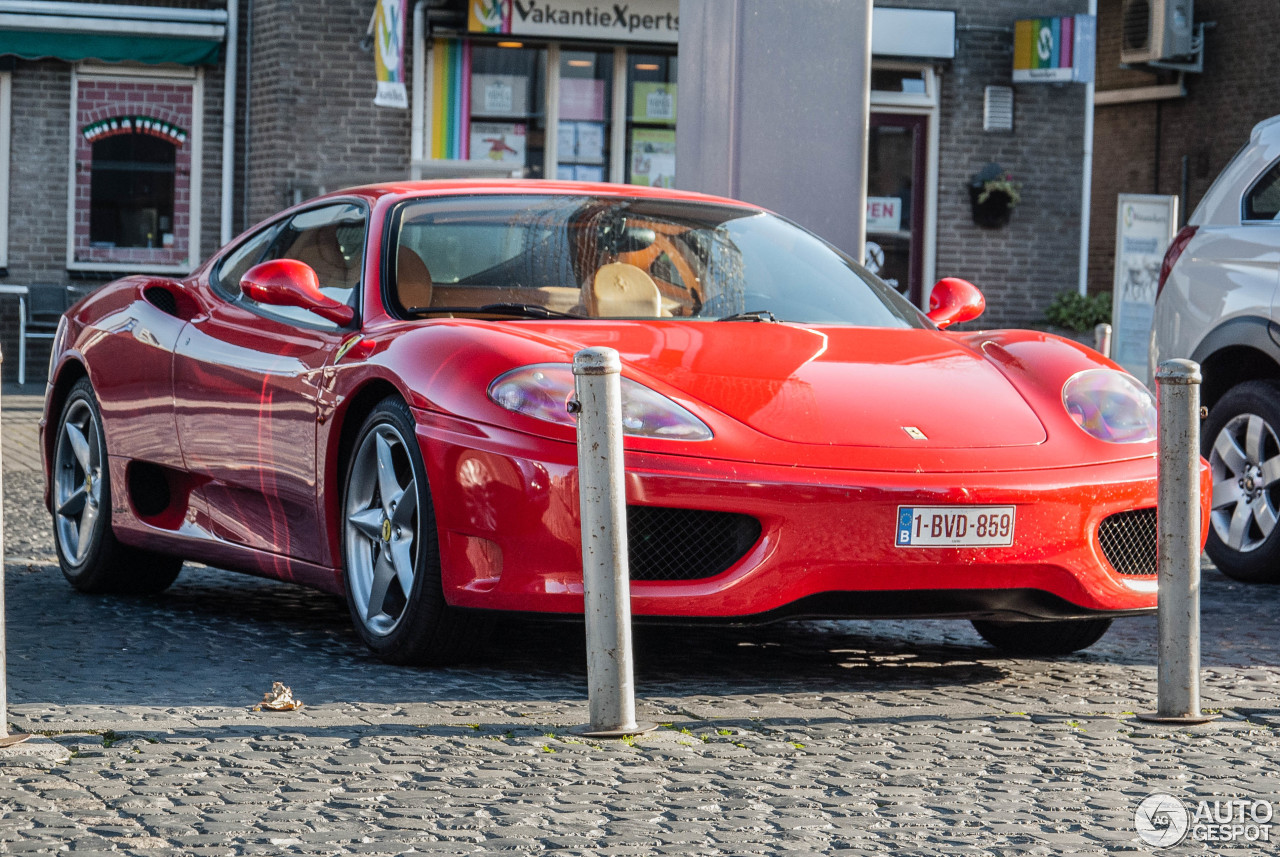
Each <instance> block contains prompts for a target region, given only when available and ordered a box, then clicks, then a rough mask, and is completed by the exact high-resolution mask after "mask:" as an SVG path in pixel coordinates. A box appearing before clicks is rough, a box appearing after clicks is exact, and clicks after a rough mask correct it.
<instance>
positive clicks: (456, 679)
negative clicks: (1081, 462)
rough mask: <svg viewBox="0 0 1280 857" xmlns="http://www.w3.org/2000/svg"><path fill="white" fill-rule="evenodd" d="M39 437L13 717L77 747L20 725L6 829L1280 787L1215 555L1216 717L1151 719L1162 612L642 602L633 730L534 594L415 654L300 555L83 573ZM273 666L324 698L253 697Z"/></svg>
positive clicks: (360, 847) (1263, 655)
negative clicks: (722, 612)
mask: <svg viewBox="0 0 1280 857" xmlns="http://www.w3.org/2000/svg"><path fill="white" fill-rule="evenodd" d="M10 398H11V397H6V399H5V401H4V412H5V416H6V418H8V417H9V416H10V415H11V414H15V413H16V409H15V408H14V407H12V403H11V402H10ZM28 422H29V421H28ZM20 423H21V421H20V420H17V419H14V420H10V421H7V422H6V423H5V424H4V431H5V432H6V439H5V443H6V445H5V451H6V455H7V453H8V450H9V438H8V434H7V433H8V432H10V431H30V425H29V424H28V425H27V426H26V427H25V428H24V427H23V426H22V425H21V424H20ZM17 464H18V462H15V463H13V464H11V463H10V462H9V461H8V460H6V466H5V471H6V472H5V516H6V517H5V521H4V523H5V534H6V545H7V553H6V559H7V566H6V570H5V571H6V586H7V592H6V597H7V602H8V623H9V645H8V659H9V672H8V675H9V685H10V686H9V703H10V708H9V719H10V721H11V726H10V728H11V730H12V731H32V732H41V733H45V734H47V735H49V736H51V738H52V740H53V741H55V742H57V743H58V744H60V745H62V746H63V747H65V748H67V749H68V750H70V751H71V753H72V757H71V758H70V759H69V760H68V761H65V762H60V763H55V762H49V761H41V760H38V759H30V758H26V757H22V756H13V757H8V758H6V757H5V756H4V751H3V750H0V765H3V767H0V853H14V854H36V853H52V852H56V851H59V850H72V851H88V852H94V851H101V852H106V851H119V852H125V853H130V854H157V855H159V854H175V853H176V854H201V855H203V854H210V855H213V854H216V855H235V854H264V855H266V854H272V855H274V854H339V853H342V854H387V855H391V854H403V853H410V852H425V853H430V854H500V853H535V852H549V851H558V852H561V853H565V854H602V855H755V854H770V855H772V854H802V855H807V854H856V855H861V854H867V855H872V854H877V855H878V854H885V853H903V854H947V855H950V854H961V855H1015V854H1016V855H1022V854H1043V855H1050V854H1111V853H1116V852H1134V853H1139V854H1142V853H1155V849H1153V848H1152V847H1151V846H1148V845H1145V844H1144V843H1142V841H1141V840H1140V839H1139V838H1138V836H1137V833H1136V830H1135V826H1134V812H1135V809H1136V807H1137V804H1138V803H1139V802H1140V801H1141V800H1142V799H1143V798H1145V797H1147V796H1148V795H1150V794H1152V793H1153V792H1156V791H1163V792H1167V793H1169V794H1171V795H1173V796H1175V797H1178V798H1180V799H1182V800H1184V801H1185V802H1187V803H1188V805H1189V806H1194V805H1195V801H1197V800H1200V799H1204V800H1209V801H1212V800H1214V799H1219V800H1228V799H1245V800H1254V799H1260V800H1264V801H1271V802H1275V803H1280V780H1278V779H1277V778H1276V776H1275V774H1274V771H1275V770H1276V768H1277V765H1278V764H1280V736H1278V735H1277V732H1276V729H1277V728H1278V727H1280V704H1278V703H1277V689H1278V688H1280V658H1278V653H1280V633H1278V632H1280V587H1247V586H1242V585H1239V584H1234V583H1232V582H1230V581H1228V580H1226V579H1225V578H1223V577H1222V576H1221V575H1220V574H1218V573H1217V572H1216V571H1213V570H1211V569H1210V570H1207V571H1206V573H1205V583H1204V611H1203V630H1204V644H1203V662H1204V666H1205V670H1204V689H1203V692H1204V697H1205V705H1206V706H1207V707H1213V708H1217V709H1221V710H1222V713H1223V715H1224V716H1223V718H1222V719H1221V720H1219V721H1217V722H1215V723H1212V724H1209V725H1205V726H1198V727H1157V726H1152V725H1148V724H1145V723H1142V722H1140V721H1137V720H1135V719H1134V717H1133V715H1132V712H1134V711H1150V710H1152V709H1154V707H1155V654H1154V640H1155V635H1156V627H1155V621H1154V619H1151V618H1142V619H1135V620H1125V621H1120V622H1117V624H1116V626H1115V627H1114V628H1113V629H1112V631H1111V633H1110V634H1108V635H1107V636H1106V637H1105V638H1104V639H1103V640H1102V641H1101V642H1100V643H1099V644H1097V645H1096V646H1094V647H1093V648H1092V649H1090V650H1089V651H1087V652H1086V653H1083V654H1080V655H1075V656H1071V657H1068V658H1064V659H1061V660H1058V661H1049V660H1012V659H1007V658H1003V657H999V656H998V655H997V654H996V653H995V652H994V651H993V650H992V649H990V648H988V647H986V646H985V645H983V644H982V642H981V641H980V639H979V638H978V637H977V636H976V634H974V633H973V632H972V631H971V630H970V628H969V626H968V625H967V624H964V623H949V622H881V623H872V622H804V623H791V624H784V625H777V626H771V627H768V628H761V629H751V630H741V629H707V628H701V629H690V628H685V627H676V628H669V627H668V628H655V627H646V626H642V627H639V628H638V629H637V633H636V658H637V674H636V684H637V692H638V697H639V703H640V713H641V716H642V717H643V718H644V719H648V720H651V721H655V722H657V723H660V724H662V725H661V727H660V728H659V729H658V730H657V731H656V732H653V733H651V734H648V735H644V736H641V737H638V738H636V739H634V740H633V741H630V742H602V741H592V740H584V739H580V738H575V737H574V735H573V734H572V732H571V729H572V728H573V727H574V726H575V725H577V724H581V723H583V722H584V721H585V720H586V719H587V711H586V704H585V698H586V681H585V674H584V662H585V653H584V645H583V633H582V628H581V625H578V624H573V623H568V622H565V623H545V622H534V621H523V620H514V619H513V620H508V621H504V622H503V623H502V624H501V627H500V628H499V630H498V632H497V633H496V635H495V637H494V639H493V641H492V642H491V643H490V645H489V646H488V648H487V649H486V650H485V651H483V652H481V653H478V655H477V657H476V659H475V661H474V662H473V663H471V664H468V665H466V666H463V667H457V668H452V669H407V668H397V667H391V666H387V665H384V664H380V663H378V662H376V661H375V660H373V659H372V658H370V656H369V655H367V654H366V652H365V650H364V649H363V647H362V646H361V644H360V643H359V641H358V639H357V638H356V637H355V635H354V633H353V631H352V630H351V628H350V624H349V620H348V617H347V613H346V607H345V606H344V604H343V603H342V602H341V601H340V600H338V599H336V598H333V597H330V596H326V595H321V594H318V593H314V592H308V591H305V590H301V589H298V588H296V587H291V586H286V585H283V584H277V583H272V582H268V581H262V580H258V579H255V578H250V577H245V576H240V575H234V574H229V573H223V572H218V571H215V570H210V569H205V568H202V567H198V566H193V565H188V566H187V568H186V569H185V570H184V571H183V574H182V576H181V577H180V578H179V580H178V582H177V583H176V584H175V585H174V587H173V588H172V589H171V590H170V591H169V592H168V593H166V594H165V595H164V596H161V597H157V598H152V599H128V598H100V597H90V596H81V595H77V594H75V593H74V592H73V591H72V590H71V589H70V588H69V587H68V586H67V585H66V583H65V582H64V581H63V580H62V577H61V575H60V573H59V571H58V568H57V564H56V561H55V560H54V558H53V553H52V546H51V540H50V535H49V524H48V520H47V517H46V515H45V513H44V512H43V511H42V510H41V509H40V501H39V496H40V490H41V483H40V476H39V474H38V473H37V472H32V471H31V470H28V469H23V468H21V467H18V466H17ZM272 681H282V682H284V683H285V684H287V685H289V686H291V687H292V688H293V690H294V692H295V694H296V695H297V696H298V697H299V698H301V699H302V700H303V701H304V702H305V703H306V707H305V708H303V709H302V710H301V711H296V712H286V713H269V712H254V711H252V710H251V707H252V705H253V704H254V703H255V702H256V701H258V700H259V699H260V698H261V696H262V694H263V692H264V691H266V690H267V689H269V688H270V686H271V682H272ZM1277 824H1278V825H1280V818H1278V819H1277ZM1276 835H1277V836H1278V837H1280V830H1277V831H1276ZM1164 853H1169V854H1224V855H1264V854H1274V853H1277V847H1276V846H1275V845H1274V844H1272V843H1258V842H1247V841H1245V842H1238V843H1234V844H1228V843H1218V844H1207V843H1203V842H1195V841H1190V840H1188V841H1187V842H1185V843H1184V844H1182V845H1179V846H1177V847H1175V848H1171V849H1168V850H1167V851H1166V852H1164Z"/></svg>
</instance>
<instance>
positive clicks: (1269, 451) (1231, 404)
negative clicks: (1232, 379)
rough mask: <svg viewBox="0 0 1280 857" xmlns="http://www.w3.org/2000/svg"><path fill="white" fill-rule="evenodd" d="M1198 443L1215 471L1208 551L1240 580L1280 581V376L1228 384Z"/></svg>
mask: <svg viewBox="0 0 1280 857" xmlns="http://www.w3.org/2000/svg"><path fill="white" fill-rule="evenodd" d="M1200 447H1201V454H1202V455H1204V457H1205V458H1206V459H1207V460H1208V461H1209V468H1210V469H1211V470H1212V471H1213V484H1214V492H1213V509H1212V511H1211V512H1210V513H1209V524H1210V526H1209V541H1208V543H1207V544H1206V545H1205V550H1206V551H1208V553H1209V557H1210V558H1211V559H1212V560H1213V562H1214V565H1216V566H1217V567H1218V569H1219V570H1220V571H1221V572H1222V573H1223V574H1225V575H1227V576H1228V577H1231V578H1234V579H1236V580H1241V581H1244V582H1246V583H1275V582H1277V581H1280V526H1277V525H1276V524H1277V519H1278V518H1280V467H1277V466H1276V464H1280V381H1246V382H1245V383H1243V384H1238V385H1236V386H1235V387H1232V388H1231V389H1230V390H1228V391H1227V393H1226V395H1224V396H1223V397H1222V398H1221V399H1219V400H1218V402H1217V404H1215V405H1214V406H1213V410H1211V411H1210V412H1209V419H1208V420H1207V421H1206V422H1205V425H1204V431H1202V432H1201V434H1200ZM1270 462H1275V464H1272V466H1271V468H1270V469H1268V468H1267V465H1268V463H1270Z"/></svg>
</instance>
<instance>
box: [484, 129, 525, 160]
mask: <svg viewBox="0 0 1280 857" xmlns="http://www.w3.org/2000/svg"><path fill="white" fill-rule="evenodd" d="M525 139H526V135H525V126H524V125H523V124H520V123H516V122H472V123H471V160H473V161H485V160H489V161H496V162H498V163H500V164H519V165H521V166H523V165H524V162H525Z"/></svg>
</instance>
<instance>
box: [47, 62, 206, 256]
mask: <svg viewBox="0 0 1280 857" xmlns="http://www.w3.org/2000/svg"><path fill="white" fill-rule="evenodd" d="M198 89H199V76H198V73H196V74H193V76H192V77H190V78H187V79H181V78H179V79H174V78H173V77H170V76H168V75H167V74H166V75H157V74H156V73H154V72H147V71H138V72H136V73H131V72H128V71H121V70H118V69H111V70H102V71H99V70H97V69H85V68H81V69H77V71H76V74H75V76H74V84H73V88H72V92H73V97H72V106H71V110H72V123H73V133H74V138H75V152H74V162H73V166H72V176H71V183H70V184H71V199H70V200H69V203H68V205H69V208H70V213H69V219H70V232H71V234H70V242H69V244H70V246H69V249H68V259H67V266H68V268H70V269H72V270H103V271H156V272H175V273H185V272H186V271H188V270H190V269H191V267H192V264H193V261H194V259H195V257H196V256H197V255H198V252H197V248H196V238H195V236H196V234H197V233H198V229H199V222H198V218H199V204H198V200H193V199H192V192H193V189H194V188H198V187H199V182H198V180H197V176H195V175H194V173H195V171H196V170H197V169H198V164H199V156H198V145H199V140H198V135H197V134H195V133H193V131H192V129H193V127H196V126H198V123H199V118H200V117H198V116H197V115H196V114H195V105H196V104H197V103H199V98H198V96H197V92H198Z"/></svg>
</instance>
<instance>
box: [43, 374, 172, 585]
mask: <svg viewBox="0 0 1280 857" xmlns="http://www.w3.org/2000/svg"><path fill="white" fill-rule="evenodd" d="M50 488H51V492H50V493H51V499H52V501H53V535H54V544H55V545H56V546H57V549H58V562H59V564H61V566H62V573H63V574H64V575H66V578H67V580H69V581H70V582H71V585H72V586H74V587H75V588H76V589H78V590H80V591H81V592H123V593H131V594H143V593H152V592H160V591H162V590H163V589H165V588H166V587H168V586H169V584H171V583H173V580H174V578H176V577H177V576H178V572H179V571H180V570H181V569H182V560H180V559H177V558H175V557H170V556H163V555H160V554H153V553H151V552H149V551H143V550H139V549H137V548H133V547H129V546H128V545H124V544H121V543H120V542H118V541H117V540H116V537H115V533H114V532H113V531H112V529H111V481H110V474H109V471H108V467H107V445H106V439H105V438H104V436H103V431H102V414H101V412H100V411H99V409H98V402H97V399H96V398H95V397H94V393H93V387H92V385H91V384H90V383H89V380H88V379H87V378H82V379H81V380H79V381H77V382H76V383H75V385H74V386H72V388H71V390H70V391H69V392H68V393H67V398H66V401H65V402H64V403H63V406H62V413H61V415H60V417H59V418H58V423H57V435H56V436H55V438H54V445H53V462H52V468H51V472H50Z"/></svg>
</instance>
